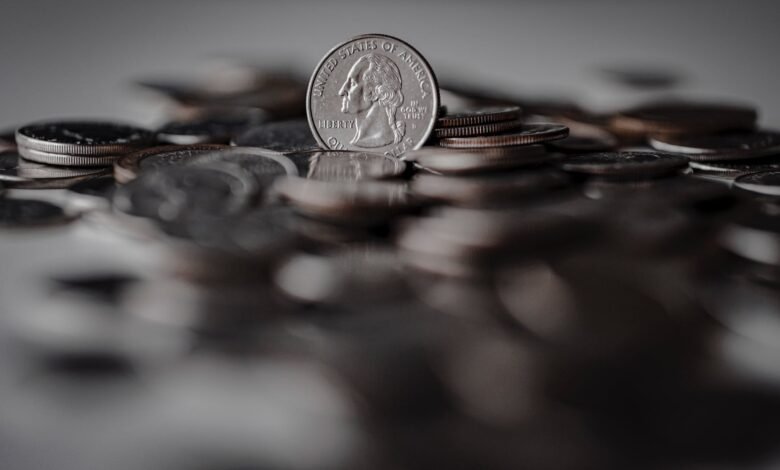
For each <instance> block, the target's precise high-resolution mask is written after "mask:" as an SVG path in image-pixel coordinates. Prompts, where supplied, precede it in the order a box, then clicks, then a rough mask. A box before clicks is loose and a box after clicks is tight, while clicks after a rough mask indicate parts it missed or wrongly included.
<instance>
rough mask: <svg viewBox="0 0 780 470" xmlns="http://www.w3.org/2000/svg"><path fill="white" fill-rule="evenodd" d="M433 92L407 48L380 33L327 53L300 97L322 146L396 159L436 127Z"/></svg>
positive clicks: (428, 73) (421, 61) (424, 66)
mask: <svg viewBox="0 0 780 470" xmlns="http://www.w3.org/2000/svg"><path fill="white" fill-rule="evenodd" d="M438 111H439V89H438V83H437V81H436V76H435V75H434V73H433V70H432V69H431V67H430V66H429V65H428V63H427V62H426V60H425V58H424V57H423V56H421V55H420V53H418V52H417V51H416V50H415V49H414V48H413V47H411V46H410V45H409V44H406V43H405V42H403V41H401V40H400V39H397V38H394V37H391V36H385V35H381V34H367V35H363V36H357V37H355V38H352V39H350V40H349V41H346V42H344V43H342V44H339V45H337V46H336V47H334V48H333V49H331V51H330V52H328V53H327V54H326V55H325V57H324V58H323V59H322V61H321V62H320V63H319V65H318V66H317V68H316V69H315V70H314V73H313V74H312V77H311V80H310V81H309V88H308V91H307V94H306V115H307V117H308V119H309V125H310V126H311V131H312V133H313V134H314V137H315V138H316V139H317V142H319V143H320V145H321V146H322V147H323V148H328V149H332V150H362V151H371V152H378V153H384V154H386V155H389V156H393V157H400V156H401V155H403V154H404V153H406V152H407V151H409V150H413V149H417V148H420V147H421V146H422V145H423V143H425V141H426V140H427V139H428V137H429V136H430V135H431V132H432V131H433V128H434V126H435V124H436V117H437V114H438Z"/></svg>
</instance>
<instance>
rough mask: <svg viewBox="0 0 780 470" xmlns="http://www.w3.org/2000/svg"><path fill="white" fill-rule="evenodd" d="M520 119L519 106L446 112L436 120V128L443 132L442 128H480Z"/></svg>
mask: <svg viewBox="0 0 780 470" xmlns="http://www.w3.org/2000/svg"><path fill="white" fill-rule="evenodd" d="M519 118H520V108H519V107H517V106H488V107H484V108H473V109H462V110H458V111H455V112H452V111H449V112H446V113H444V115H442V116H439V119H437V120H436V127H437V128H439V129H438V130H441V129H440V128H442V127H465V126H478V125H481V124H490V123H496V122H503V121H515V120H517V119H519ZM439 137H449V136H446V135H445V136H439ZM453 137H454V136H453Z"/></svg>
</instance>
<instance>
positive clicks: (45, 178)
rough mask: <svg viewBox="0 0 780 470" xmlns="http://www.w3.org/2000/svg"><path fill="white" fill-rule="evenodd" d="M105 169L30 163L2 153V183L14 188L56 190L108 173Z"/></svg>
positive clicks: (11, 154)
mask: <svg viewBox="0 0 780 470" xmlns="http://www.w3.org/2000/svg"><path fill="white" fill-rule="evenodd" d="M106 171H107V170H106V169H105V168H72V167H70V168H64V167H55V166H49V165H42V164H40V163H35V162H30V161H28V160H24V159H22V158H20V157H19V154H18V153H16V152H3V153H0V181H2V182H3V183H4V184H6V185H7V186H9V187H14V188H29V189H32V188H36V189H44V188H47V189H56V188H65V187H68V186H70V185H72V184H74V183H78V182H79V181H83V180H85V179H90V178H93V177H96V176H100V175H103V174H105V173H106Z"/></svg>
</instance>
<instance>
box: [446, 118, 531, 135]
mask: <svg viewBox="0 0 780 470" xmlns="http://www.w3.org/2000/svg"><path fill="white" fill-rule="evenodd" d="M523 126H524V124H523V122H522V121H519V120H514V121H502V122H493V123H487V124H472V125H468V126H463V127H442V128H438V129H435V130H434V134H436V137H438V138H440V139H441V138H446V137H474V136H479V135H490V134H498V133H500V132H506V131H511V130H514V129H520V128H521V127H523Z"/></svg>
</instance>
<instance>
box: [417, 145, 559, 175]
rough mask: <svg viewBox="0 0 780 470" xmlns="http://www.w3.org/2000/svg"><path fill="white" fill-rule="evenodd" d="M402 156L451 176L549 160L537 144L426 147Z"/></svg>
mask: <svg viewBox="0 0 780 470" xmlns="http://www.w3.org/2000/svg"><path fill="white" fill-rule="evenodd" d="M406 157H407V158H409V159H412V160H413V161H415V162H416V163H417V164H419V165H420V166H422V167H423V168H426V169H428V170H432V171H434V172H436V173H441V174H452V175H460V174H469V173H483V172H490V171H498V170H505V169H510V168H520V167H526V166H536V165H541V164H543V163H547V162H549V161H551V160H552V156H551V155H549V154H548V153H547V152H546V151H545V149H544V147H543V146H541V145H525V146H519V147H497V148H486V149H444V148H438V147H430V148H428V147H426V148H423V149H420V150H416V151H414V152H410V153H409V154H408V155H407V156H406Z"/></svg>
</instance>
